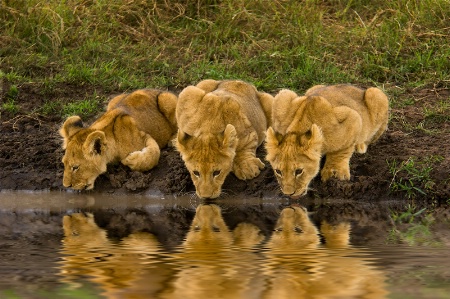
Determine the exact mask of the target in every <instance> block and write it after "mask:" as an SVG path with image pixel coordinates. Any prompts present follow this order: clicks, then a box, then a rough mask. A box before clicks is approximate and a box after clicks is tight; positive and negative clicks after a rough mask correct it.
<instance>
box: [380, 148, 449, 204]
mask: <svg viewBox="0 0 450 299" xmlns="http://www.w3.org/2000/svg"><path fill="white" fill-rule="evenodd" d="M442 160H443V157H441V156H430V157H427V158H425V159H424V160H423V161H418V160H417V158H415V157H410V158H409V159H408V160H406V161H402V162H400V163H399V162H398V161H397V160H396V159H394V160H392V161H389V160H387V161H386V162H387V164H388V166H389V172H390V173H391V174H392V176H393V177H392V181H391V184H390V188H391V190H392V191H394V192H404V193H406V197H407V198H415V197H417V196H418V195H419V194H420V195H427V194H429V193H432V192H433V188H434V185H435V183H434V182H433V180H432V179H431V177H430V173H431V171H432V170H433V165H432V164H434V163H438V162H440V161H442Z"/></svg>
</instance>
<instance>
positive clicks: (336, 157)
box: [266, 85, 389, 198]
mask: <svg viewBox="0 0 450 299" xmlns="http://www.w3.org/2000/svg"><path fill="white" fill-rule="evenodd" d="M388 109H389V103H388V99H387V97H386V95H385V94H384V93H383V92H382V91H381V90H380V89H378V88H369V89H367V90H363V89H360V88H357V87H355V86H351V85H333V86H323V85H318V86H314V87H312V88H310V89H309V90H308V91H307V92H306V94H305V96H298V95H297V94H296V93H294V92H293V91H290V90H282V91H280V92H279V93H278V94H277V95H276V96H275V100H274V104H273V110H272V127H270V128H269V129H268V130H267V137H266V149H267V157H266V159H267V160H268V161H269V162H270V164H271V165H272V168H273V169H274V171H275V176H276V178H277V180H278V182H279V184H280V186H281V190H282V192H283V193H284V194H286V195H290V196H292V197H294V198H296V197H299V196H302V195H305V194H306V192H307V191H308V186H309V183H310V182H311V180H312V179H313V178H314V177H315V176H316V175H317V173H318V172H319V169H320V160H321V157H322V156H323V155H326V161H325V165H324V167H323V169H322V171H321V178H322V181H326V180H328V179H329V178H331V177H336V178H338V179H341V180H349V179H350V166H349V163H350V158H351V156H352V155H353V152H354V151H356V152H358V153H365V152H366V150H367V146H368V145H369V144H370V143H372V142H374V141H376V140H377V139H378V138H379V137H380V136H381V135H382V134H383V132H384V131H385V130H386V128H387V123H388Z"/></svg>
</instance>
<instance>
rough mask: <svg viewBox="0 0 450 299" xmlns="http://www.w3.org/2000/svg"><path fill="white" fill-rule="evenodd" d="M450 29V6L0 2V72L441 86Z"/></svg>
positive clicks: (136, 84) (250, 0)
mask: <svg viewBox="0 0 450 299" xmlns="http://www.w3.org/2000/svg"><path fill="white" fill-rule="evenodd" d="M449 21H450V2H449V1H448V0H420V1H419V0H415V1H411V0H399V1H365V0H353V1H352V0H348V1H342V0H328V1H317V0H306V1H263V0H245V1H244V0H234V1H233V0H223V1H219V0H200V1H198V0H195V1H194V0H181V1H155V0H153V1H118V0H113V1H109V0H108V1H106V0H99V1H56V0H50V1H37V0H27V1H25V0H14V1H10V0H3V1H2V2H1V5H0V23H1V24H2V26H1V29H0V30H1V31H0V59H1V60H0V65H1V74H0V75H1V77H3V79H6V80H8V81H10V82H11V83H13V84H15V85H17V84H20V83H23V82H28V81H32V82H37V83H39V84H42V87H43V89H44V90H51V89H52V87H53V86H55V85H57V84H61V83H63V84H74V85H84V84H90V85H96V86H101V87H102V88H103V89H104V90H105V91H112V90H125V89H134V88H141V87H145V86H147V87H162V88H174V89H177V88H182V87H184V86H186V85H188V84H192V83H196V82H197V81H199V80H201V79H204V78H216V79H222V78H240V79H244V80H248V81H250V82H253V83H254V84H256V85H257V86H258V87H260V88H261V89H264V90H267V91H276V90H277V89H279V88H282V87H286V88H292V89H295V90H300V91H301V90H304V89H305V88H307V87H309V86H311V85H313V84H316V83H335V82H358V83H362V84H375V85H383V84H395V85H399V86H409V87H411V86H412V87H416V86H421V85H425V84H430V83H432V84H440V85H445V86H448V85H449V83H450V82H449V78H450V74H449V72H450V59H449V57H450V47H449V45H448V40H449V39H450V28H449V27H448V26H449Z"/></svg>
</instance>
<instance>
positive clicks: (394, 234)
mask: <svg viewBox="0 0 450 299" xmlns="http://www.w3.org/2000/svg"><path fill="white" fill-rule="evenodd" d="M426 210H427V209H426V208H422V209H418V208H417V207H416V206H415V205H414V204H408V205H406V207H405V209H404V210H402V211H394V210H391V215H390V216H391V219H392V224H393V228H392V229H391V231H390V233H389V236H388V242H389V243H406V244H408V245H409V246H423V245H426V246H442V243H441V242H439V241H438V240H437V238H436V236H434V235H433V233H432V229H431V227H432V225H433V224H434V223H435V218H434V217H433V215H432V213H426Z"/></svg>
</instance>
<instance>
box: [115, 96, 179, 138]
mask: <svg viewBox="0 0 450 299" xmlns="http://www.w3.org/2000/svg"><path fill="white" fill-rule="evenodd" d="M162 93H163V92H162V91H160V90H153V89H140V90H137V91H134V92H132V93H130V94H128V95H119V96H117V97H115V98H113V99H112V100H111V101H110V104H109V105H108V111H112V110H120V111H121V112H122V113H121V114H126V115H129V116H131V117H132V118H133V119H134V120H135V122H136V125H137V127H138V128H139V129H140V130H142V131H144V132H146V133H147V134H149V135H150V136H152V137H153V138H154V139H155V140H156V142H157V143H158V144H160V145H161V144H165V143H167V140H166V139H168V138H170V137H171V136H172V135H173V134H174V133H175V132H176V121H175V120H174V118H175V116H174V115H175V107H176V98H175V96H174V98H173V99H169V98H167V97H166V98H164V99H161V98H160V96H161V94H162ZM164 93H166V92H164ZM161 101H165V102H164V103H161ZM171 110H173V111H171ZM168 114H173V119H170V118H171V117H170V115H168ZM167 136H169V137H167Z"/></svg>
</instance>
